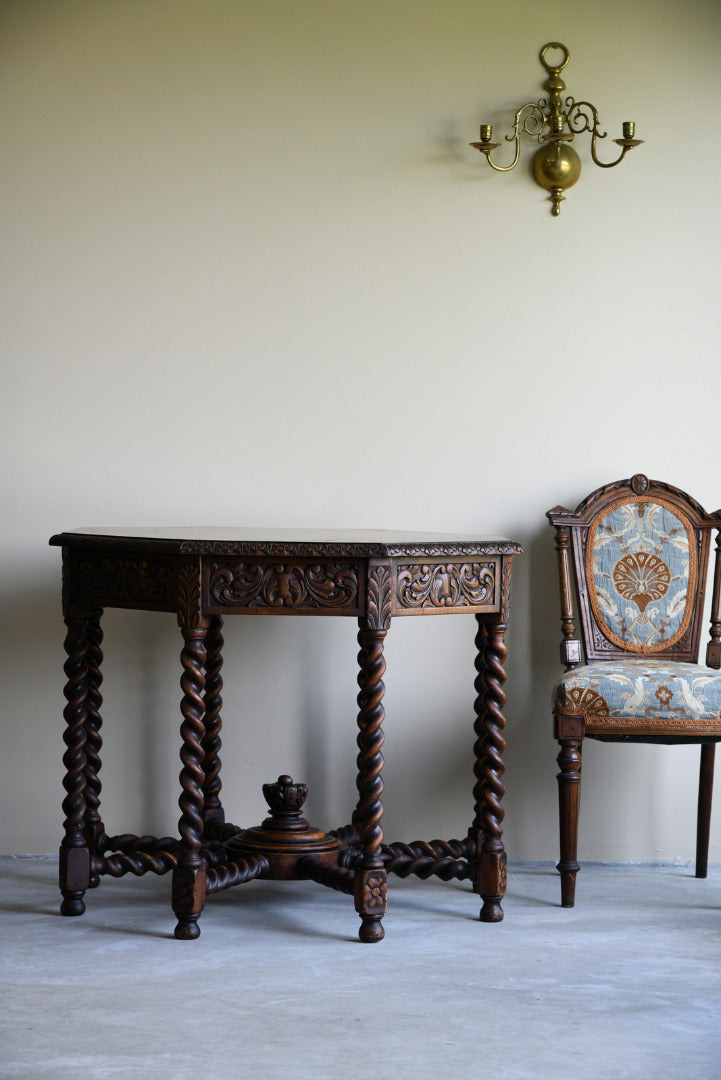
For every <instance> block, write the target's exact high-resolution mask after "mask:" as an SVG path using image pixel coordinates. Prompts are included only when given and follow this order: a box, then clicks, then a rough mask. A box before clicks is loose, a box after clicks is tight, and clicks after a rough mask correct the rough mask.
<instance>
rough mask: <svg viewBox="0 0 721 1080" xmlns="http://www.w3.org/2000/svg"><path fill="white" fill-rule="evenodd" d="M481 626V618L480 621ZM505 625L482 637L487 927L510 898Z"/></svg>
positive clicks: (480, 877)
mask: <svg viewBox="0 0 721 1080" xmlns="http://www.w3.org/2000/svg"><path fill="white" fill-rule="evenodd" d="M478 621H479V624H480V621H481V620H480V617H479V619H478ZM505 630H506V627H505V624H504V623H500V622H499V623H491V624H489V623H487V624H486V628H485V633H480V632H479V635H478V638H477V642H478V643H479V645H480V649H479V654H482V656H480V659H479V662H478V663H477V668H478V680H477V683H478V689H479V693H478V696H477V698H476V710H477V713H476V732H477V734H478V741H477V743H476V750H475V752H476V770H475V771H476V777H477V778H478V780H479V783H477V784H476V788H475V797H476V800H477V801H476V816H475V822H474V825H475V827H476V829H477V828H478V826H479V825H480V830H481V836H480V841H481V844H480V850H479V852H478V855H477V861H476V890H477V892H479V893H480V894H481V897H482V898H483V907H482V909H481V919H482V920H483V921H484V922H500V921H501V920H502V919H503V909H502V907H501V901H502V900H503V897H504V896H505V893H506V851H505V848H504V845H503V817H504V811H503V806H502V800H503V796H504V795H505V788H504V786H503V779H502V778H503V774H504V771H505V766H504V764H503V752H504V750H505V748H506V744H505V741H504V739H503V729H504V728H505V725H506V721H505V719H504V716H503V711H502V710H503V707H504V705H505V703H506V696H505V694H504V692H503V686H504V683H505V681H506V674H505V671H504V670H503V662H504V661H505V658H506V648H505V645H504V641H503V638H504V634H505Z"/></svg>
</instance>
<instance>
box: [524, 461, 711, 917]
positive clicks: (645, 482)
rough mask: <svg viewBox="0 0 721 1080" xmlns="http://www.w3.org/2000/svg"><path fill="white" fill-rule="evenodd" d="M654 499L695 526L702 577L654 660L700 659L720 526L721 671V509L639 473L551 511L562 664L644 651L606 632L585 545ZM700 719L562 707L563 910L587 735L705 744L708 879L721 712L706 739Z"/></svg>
mask: <svg viewBox="0 0 721 1080" xmlns="http://www.w3.org/2000/svg"><path fill="white" fill-rule="evenodd" d="M649 498H652V499H653V500H654V501H657V502H659V503H661V504H663V505H665V506H667V507H669V508H670V509H671V510H672V511H676V512H678V513H679V514H680V515H681V518H682V520H683V519H685V520H687V521H688V522H689V523H690V526H691V529H692V533H693V542H694V545H695V555H696V559H697V577H696V582H695V592H694V593H693V594H692V596H691V602H692V605H693V610H692V614H691V618H690V621H689V625H688V628H687V629H686V631H685V632H684V633H683V634H682V636H680V638H679V640H678V641H676V642H672V643H671V644H670V646H669V647H668V648H664V649H659V650H655V651H654V652H653V654H652V657H651V658H650V659H652V660H669V661H676V662H681V663H689V664H695V663H697V662H698V657H699V650H700V643H701V630H702V619H703V610H704V597H705V590H706V584H707V577H708V560H709V549H710V542H711V534H712V532H713V531H714V530H716V531H717V538H716V556H715V566H714V584H713V592H712V600H711V632H710V641H709V643H708V646H707V651H706V664H707V666H708V667H712V668H721V510H717V511H716V512H715V513H714V514H707V513H706V511H705V510H704V509H703V507H702V506H701V505H700V504H699V503H698V502H696V500H695V499H692V498H691V496H689V495H687V494H686V493H685V492H684V491H682V490H681V489H680V488H677V487H674V486H673V485H671V484H668V483H665V482H662V481H657V480H649V479H648V477H647V476H645V475H644V474H643V473H637V474H636V475H635V476H633V477H631V478H630V479H627V480H618V481H615V482H614V483H611V484H606V485H605V486H604V487H600V488H598V489H597V490H596V491H594V492H592V493H591V494H590V495H589V496H587V498H585V499H584V500H583V501H582V502H581V503H580V504H579V505H578V507H577V508H576V510H574V511H570V510H567V509H566V508H565V507H564V506H556V507H554V508H553V509H552V510H549V511H548V513H547V515H546V516H547V518H548V520H549V523H550V524H551V525H552V526H554V528H555V530H556V553H557V558H558V573H559V584H560V594H561V631H562V635H563V640H562V642H561V663H562V664H564V666H565V668H566V670H567V671H570V670H572V669H573V668H575V667H577V666H578V664H580V663H582V662H583V656H582V652H583V654H585V662H586V663H588V664H593V663H594V662H596V661H599V660H603V661H609V660H624V659H626V660H627V659H629V658H638V656H640V655H642V653H640V652H639V651H636V652H634V650H633V649H632V648H630V647H629V648H620V647H619V646H618V645H617V644H616V643H614V642H612V641H611V640H609V638H608V637H607V636H605V635H604V633H603V631H602V629H601V627H600V626H599V624H598V623H597V621H596V620H595V618H594V613H593V607H592V605H591V602H590V599H589V589H588V582H587V570H586V549H587V543H588V537H589V531H590V530H591V528H592V526H593V524H594V522H596V521H598V520H600V519H602V518H603V517H604V516H605V515H606V514H607V513H608V512H609V510H610V508H611V507H612V506H614V505H617V504H618V503H619V502H623V501H630V502H633V500H634V499H649ZM571 550H572V553H573V565H574V570H575V575H572V573H571V566H570V557H569V551H571ZM576 598H577V601H578V613H579V616H580V630H581V637H580V639H579V638H578V637H577V636H576V616H575V613H574V612H575V609H574V599H576ZM692 720H693V718H692V717H690V716H689V717H687V718H685V719H684V718H677V719H675V721H674V725H673V730H671V728H670V727H669V726H668V725H664V726H663V728H662V727H661V726H660V724H659V723H658V722H656V721H654V719H653V718H652V717H649V718H647V720H646V721H644V723H643V724H641V725H639V724H638V723H634V724H631V722H630V720H629V722H628V723H627V724H626V725H624V723H623V720H619V718H616V717H614V718H613V722H612V723H611V722H605V721H604V718H603V717H600V716H596V715H593V713H590V712H589V713H588V714H586V713H583V712H570V711H569V712H567V713H564V712H561V711H557V712H556V714H555V717H554V725H555V728H554V730H555V737H556V739H557V740H558V742H559V743H560V747H561V749H560V753H559V755H558V764H559V767H560V772H559V773H558V790H559V819H560V820H559V824H560V848H561V857H560V861H559V863H558V870H559V872H560V875H561V901H562V904H563V906H564V907H573V904H574V899H575V881H576V874H577V872H578V869H579V864H578V861H577V838H578V816H579V807H580V792H581V751H582V744H583V739H584V738H585V737H588V738H598V739H603V740H605V741H618V742H629V741H637V742H654V741H656V742H663V743H673V742H679V743H689V742H697V743H701V765H700V774H699V795H698V824H697V839H696V876H697V877H705V876H706V872H707V863H708V845H709V827H710V818H711V795H712V788H713V763H714V752H715V742H716V741H718V739H721V717H720V718H719V724H718V730H715V729H714V730H713V731H710V732H708V733H707V734H706V735H704V736H700V735H698V736H694V734H693V733H692V732H691V731H690V730H689V727H688V725H690V724H691V722H692Z"/></svg>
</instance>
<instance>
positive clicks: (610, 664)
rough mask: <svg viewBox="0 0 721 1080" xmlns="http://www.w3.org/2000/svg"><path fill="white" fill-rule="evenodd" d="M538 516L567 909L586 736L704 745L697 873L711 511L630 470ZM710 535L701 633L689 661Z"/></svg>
mask: <svg viewBox="0 0 721 1080" xmlns="http://www.w3.org/2000/svg"><path fill="white" fill-rule="evenodd" d="M547 516H548V519H549V521H550V523H551V524H552V525H553V526H554V527H555V529H556V550H557V553H558V566H559V579H560V586H561V627H562V633H563V640H562V642H561V662H562V663H563V664H564V666H565V668H566V674H565V675H564V676H562V678H561V679H560V680H559V681H558V683H557V684H556V686H555V688H554V695H553V712H554V719H555V731H556V738H557V739H558V741H559V742H560V743H561V753H560V754H559V763H560V765H561V773H560V774H559V790H560V794H561V847H562V850H561V861H560V863H559V869H560V870H561V880H562V893H563V903H564V904H565V905H566V906H572V904H573V897H574V888H575V874H576V871H577V869H578V864H577V862H576V835H577V829H578V803H579V798H580V777H581V744H582V740H583V738H584V737H587V736H588V737H591V738H596V739H603V740H616V741H646V742H666V743H669V742H700V743H702V744H703V751H702V768H701V783H700V788H699V828H698V838H699V839H698V843H697V875H698V876H704V875H705V873H706V862H707V851H708V822H707V819H709V818H710V807H711V788H712V783H713V751H714V743H715V741H716V740H717V739H719V738H721V675H720V674H719V669H720V668H721V532H720V531H719V530H721V511H717V512H716V513H715V514H707V513H706V511H705V510H704V509H703V507H702V506H700V505H699V503H697V502H696V501H695V500H694V499H692V498H691V497H690V496H689V495H687V494H686V493H685V492H683V491H681V490H680V489H679V488H675V487H673V486H672V485H670V484H666V483H662V482H660V481H654V480H649V479H648V478H647V477H646V476H644V475H643V474H640V473H639V474H637V475H635V476H633V477H632V478H630V479H628V480H620V481H617V482H615V483H613V484H607V485H605V486H604V487H602V488H598V489H597V490H596V491H594V492H592V494H591V495H589V496H588V497H587V498H586V499H584V500H583V502H581V503H580V504H579V506H578V507H577V509H576V510H575V511H573V512H572V511H569V510H566V509H565V508H564V507H561V506H557V507H555V508H554V509H553V510H550V511H549V512H548V515H547ZM714 530H716V531H717V540H716V558H715V569H714V585H713V595H712V604H711V636H710V640H709V643H708V647H707V651H706V658H705V659H706V663H705V664H698V657H699V651H700V642H701V632H702V623H703V612H704V600H705V592H706V581H707V576H708V562H709V551H710V545H711V538H712V533H713V531H714ZM576 612H577V613H578V620H577V618H576ZM577 621H578V627H577ZM584 658H585V662H584ZM702 819H703V820H702ZM704 835H705V840H704ZM700 871H701V872H700Z"/></svg>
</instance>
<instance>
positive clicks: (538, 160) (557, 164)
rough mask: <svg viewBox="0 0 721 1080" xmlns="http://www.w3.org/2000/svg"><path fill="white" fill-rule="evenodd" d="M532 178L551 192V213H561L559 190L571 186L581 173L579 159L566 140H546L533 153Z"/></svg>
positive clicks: (561, 199)
mask: <svg viewBox="0 0 721 1080" xmlns="http://www.w3.org/2000/svg"><path fill="white" fill-rule="evenodd" d="M532 169H533V179H534V180H535V181H536V183H537V184H540V186H541V187H542V188H545V189H546V191H550V193H551V201H552V203H553V206H552V207H551V213H552V214H553V215H554V217H558V215H559V214H560V213H561V202H562V201H563V195H562V194H561V192H563V191H565V190H566V189H567V188H570V187H573V185H574V184H575V183H576V181H577V180H578V178H579V176H580V175H581V159H580V157H579V156H578V154H577V153H576V151H575V150H574V149H573V147H572V146H569V144H568V143H567V142H547V143H544V145H543V146H541V147H540V149H538V150H536V153H535V154H534V155H533V165H532Z"/></svg>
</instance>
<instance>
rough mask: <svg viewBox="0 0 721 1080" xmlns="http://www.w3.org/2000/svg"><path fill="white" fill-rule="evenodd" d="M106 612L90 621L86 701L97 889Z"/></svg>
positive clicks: (89, 832) (90, 832)
mask: <svg viewBox="0 0 721 1080" xmlns="http://www.w3.org/2000/svg"><path fill="white" fill-rule="evenodd" d="M102 614H103V613H102V609H100V610H96V611H94V612H93V614H92V617H91V618H90V620H89V621H88V652H87V660H88V693H87V698H86V700H85V706H86V710H87V718H86V721H85V732H86V742H85V836H86V838H87V841H88V846H89V848H90V854H91V873H90V887H91V888H96V887H97V886H98V885H99V884H100V876H99V875H98V873H97V872H96V871H94V870H93V869H92V856H96V857H97V856H99V855H101V854H102V844H103V840H104V838H105V829H104V827H103V822H102V818H101V817H100V792H101V790H102V784H101V783H100V777H99V775H98V774H99V773H100V766H101V760H100V751H101V750H102V746H103V740H102V736H101V734H100V729H101V727H102V723H103V721H102V717H101V715H100V709H101V707H102V704H103V696H102V694H101V693H100V687H101V685H102V682H103V676H102V672H101V670H100V665H101V664H102V662H103V652H102V649H101V645H102V643H103V631H102V628H101V626H100V618H101V616H102Z"/></svg>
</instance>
